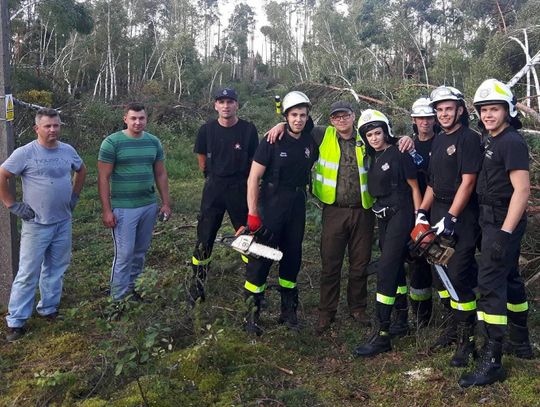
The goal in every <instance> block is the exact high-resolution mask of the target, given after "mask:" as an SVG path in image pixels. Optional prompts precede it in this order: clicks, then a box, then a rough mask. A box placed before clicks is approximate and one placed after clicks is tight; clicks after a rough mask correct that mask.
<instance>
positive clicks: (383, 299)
mask: <svg viewBox="0 0 540 407" xmlns="http://www.w3.org/2000/svg"><path fill="white" fill-rule="evenodd" d="M377 302H380V303H381V304H386V305H394V303H395V302H396V297H387V296H386V295H382V294H379V293H377Z"/></svg>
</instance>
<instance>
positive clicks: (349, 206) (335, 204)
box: [331, 202, 362, 209]
mask: <svg viewBox="0 0 540 407" xmlns="http://www.w3.org/2000/svg"><path fill="white" fill-rule="evenodd" d="M331 206H335V207H337V208H349V209H359V208H362V204H361V203H360V204H339V203H337V202H334V203H333V204H332V205H331Z"/></svg>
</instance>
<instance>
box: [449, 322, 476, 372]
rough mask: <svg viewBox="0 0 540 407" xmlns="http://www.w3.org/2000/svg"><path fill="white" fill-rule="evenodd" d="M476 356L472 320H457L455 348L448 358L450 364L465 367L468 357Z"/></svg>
mask: <svg viewBox="0 0 540 407" xmlns="http://www.w3.org/2000/svg"><path fill="white" fill-rule="evenodd" d="M471 356H472V357H473V358H476V356H477V355H476V349H475V348H474V320H473V321H467V322H459V323H458V326H457V348H456V351H455V353H454V356H452V359H450V366H453V367H466V366H467V365H468V364H469V359H470V358H471Z"/></svg>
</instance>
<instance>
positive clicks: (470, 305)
mask: <svg viewBox="0 0 540 407" xmlns="http://www.w3.org/2000/svg"><path fill="white" fill-rule="evenodd" d="M450 306H451V307H452V308H453V309H457V310H459V311H474V310H475V309H476V300H472V301H469V302H455V301H454V300H450Z"/></svg>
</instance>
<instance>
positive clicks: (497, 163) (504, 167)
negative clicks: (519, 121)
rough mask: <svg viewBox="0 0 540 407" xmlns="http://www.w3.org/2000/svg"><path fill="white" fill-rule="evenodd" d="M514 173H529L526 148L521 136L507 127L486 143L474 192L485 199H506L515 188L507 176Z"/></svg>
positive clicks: (527, 149)
mask: <svg viewBox="0 0 540 407" xmlns="http://www.w3.org/2000/svg"><path fill="white" fill-rule="evenodd" d="M515 170H525V171H528V170H529V148H528V146H527V143H526V142H525V140H523V137H522V136H521V134H519V133H518V132H517V131H516V130H515V129H514V128H513V127H507V128H506V129H504V130H503V131H502V132H501V133H500V134H498V135H497V136H495V137H489V138H488V139H487V141H486V147H485V151H484V162H483V164H482V169H481V170H480V174H479V175H478V183H477V185H476V192H478V195H480V196H487V197H488V198H494V199H509V198H510V197H511V196H512V194H513V193H514V188H513V187H512V183H511V182H510V176H509V174H508V173H509V172H510V171H515Z"/></svg>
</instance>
